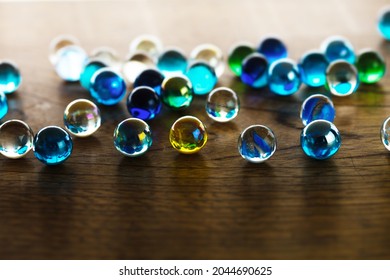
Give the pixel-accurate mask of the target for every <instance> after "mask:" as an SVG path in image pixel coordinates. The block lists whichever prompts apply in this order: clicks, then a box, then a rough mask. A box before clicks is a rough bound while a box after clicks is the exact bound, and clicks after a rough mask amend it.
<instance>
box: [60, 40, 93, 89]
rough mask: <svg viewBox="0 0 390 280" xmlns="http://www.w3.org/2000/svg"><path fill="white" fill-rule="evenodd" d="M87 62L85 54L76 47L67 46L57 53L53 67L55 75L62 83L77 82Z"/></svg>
mask: <svg viewBox="0 0 390 280" xmlns="http://www.w3.org/2000/svg"><path fill="white" fill-rule="evenodd" d="M87 61H88V56H87V53H86V52H85V51H84V49H82V48H81V47H79V46H77V45H69V46H66V47H63V48H61V49H60V50H58V51H57V60H56V64H55V66H54V68H55V71H56V73H57V75H58V76H59V77H60V78H62V79H63V80H64V81H68V82H77V81H79V80H80V75H81V73H82V72H83V70H84V65H85V64H86V63H87Z"/></svg>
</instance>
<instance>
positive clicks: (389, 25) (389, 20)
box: [378, 6, 390, 40]
mask: <svg viewBox="0 0 390 280" xmlns="http://www.w3.org/2000/svg"><path fill="white" fill-rule="evenodd" d="M378 30H379V32H380V34H381V35H382V36H383V38H385V39H386V40H390V6H387V7H385V8H383V10H382V11H381V13H380V15H379V20H378Z"/></svg>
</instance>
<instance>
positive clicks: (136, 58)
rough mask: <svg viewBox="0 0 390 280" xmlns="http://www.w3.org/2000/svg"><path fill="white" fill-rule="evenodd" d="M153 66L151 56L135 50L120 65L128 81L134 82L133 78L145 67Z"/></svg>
mask: <svg viewBox="0 0 390 280" xmlns="http://www.w3.org/2000/svg"><path fill="white" fill-rule="evenodd" d="M153 67H155V63H154V60H153V58H152V57H151V56H150V55H148V54H147V53H145V52H140V51H138V52H136V53H134V54H131V55H129V57H128V58H127V59H126V61H125V62H124V63H123V65H122V73H123V76H124V77H125V79H126V80H127V81H128V82H129V83H132V84H133V83H134V82H135V79H136V78H137V77H138V76H139V75H140V74H141V73H142V72H143V71H145V70H146V69H149V68H153Z"/></svg>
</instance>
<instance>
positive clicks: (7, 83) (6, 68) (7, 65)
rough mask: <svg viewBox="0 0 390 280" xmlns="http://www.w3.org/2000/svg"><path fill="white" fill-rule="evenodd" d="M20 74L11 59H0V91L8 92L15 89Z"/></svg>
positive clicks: (20, 79)
mask: <svg viewBox="0 0 390 280" xmlns="http://www.w3.org/2000/svg"><path fill="white" fill-rule="evenodd" d="M21 82H22V76H21V75H20V72H19V69H18V67H17V66H16V65H15V64H14V63H13V62H11V61H0V91H2V92H4V93H5V94H10V93H13V92H14V91H16V90H17V89H18V88H19V86H20V83H21Z"/></svg>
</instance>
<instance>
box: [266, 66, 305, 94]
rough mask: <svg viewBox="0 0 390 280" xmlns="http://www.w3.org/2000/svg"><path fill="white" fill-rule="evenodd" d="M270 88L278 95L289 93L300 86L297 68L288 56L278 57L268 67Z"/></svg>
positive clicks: (295, 90)
mask: <svg viewBox="0 0 390 280" xmlns="http://www.w3.org/2000/svg"><path fill="white" fill-rule="evenodd" d="M268 83H269V88H270V90H271V91H272V92H273V93H275V94H278V95H291V94H293V93H295V92H297V91H298V89H299V87H300V86H301V79H300V75H299V70H298V67H297V65H296V64H295V62H294V61H292V60H291V59H288V58H283V59H279V60H278V61H275V62H274V63H272V64H271V66H270V67H269V69H268Z"/></svg>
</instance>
